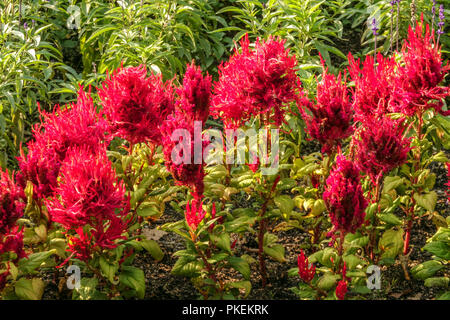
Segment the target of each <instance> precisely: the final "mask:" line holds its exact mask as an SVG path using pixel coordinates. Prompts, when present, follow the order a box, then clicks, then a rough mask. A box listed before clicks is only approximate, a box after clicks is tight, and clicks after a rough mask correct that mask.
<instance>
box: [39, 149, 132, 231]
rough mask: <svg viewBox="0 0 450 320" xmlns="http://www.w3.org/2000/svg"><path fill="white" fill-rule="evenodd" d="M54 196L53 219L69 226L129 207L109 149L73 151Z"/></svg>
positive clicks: (106, 217) (100, 219) (104, 217)
mask: <svg viewBox="0 0 450 320" xmlns="http://www.w3.org/2000/svg"><path fill="white" fill-rule="evenodd" d="M60 176H61V181H60V183H59V186H58V187H57V189H56V190H55V191H56V192H55V193H56V195H57V196H55V197H54V198H52V199H50V200H48V201H47V207H48V210H49V213H50V214H51V216H52V219H53V220H54V221H55V222H58V223H60V224H62V225H63V226H64V227H65V228H67V229H75V228H76V227H82V226H84V225H86V224H89V223H92V222H93V221H94V222H98V223H100V222H102V223H103V221H104V220H105V221H106V220H110V219H111V217H115V216H116V213H115V211H116V209H121V208H126V207H127V200H126V199H125V186H124V184H123V182H122V181H120V182H119V181H118V179H117V176H116V173H115V171H114V169H113V168H112V165H111V162H110V161H109V159H108V157H107V156H106V151H105V150H103V151H102V152H98V153H96V154H94V153H92V152H90V151H88V150H87V149H85V148H76V149H73V150H70V152H69V153H68V155H67V159H66V161H65V162H64V164H63V166H62V167H61V172H60Z"/></svg>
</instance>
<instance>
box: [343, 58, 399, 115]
mask: <svg viewBox="0 0 450 320" xmlns="http://www.w3.org/2000/svg"><path fill="white" fill-rule="evenodd" d="M348 63H349V67H348V70H349V74H350V77H351V78H352V80H353V81H354V82H355V87H354V89H353V108H354V110H355V120H356V121H361V122H364V121H366V120H368V119H371V118H377V117H379V116H380V115H383V114H386V113H387V112H391V110H390V107H389V102H390V100H391V96H392V93H393V88H394V84H395V79H396V78H395V72H396V69H397V67H398V66H397V63H396V61H395V59H394V57H391V58H385V57H383V55H382V54H381V53H378V55H377V64H378V65H377V66H375V61H374V58H373V56H367V57H366V59H365V60H364V62H363V63H362V66H361V64H360V60H359V59H358V60H356V61H355V59H354V58H353V56H352V54H351V53H349V55H348Z"/></svg>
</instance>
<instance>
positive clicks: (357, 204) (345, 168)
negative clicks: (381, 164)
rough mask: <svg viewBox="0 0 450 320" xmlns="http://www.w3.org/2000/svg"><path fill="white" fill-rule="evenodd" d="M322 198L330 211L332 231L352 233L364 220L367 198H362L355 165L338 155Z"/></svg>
mask: <svg viewBox="0 0 450 320" xmlns="http://www.w3.org/2000/svg"><path fill="white" fill-rule="evenodd" d="M323 200H324V201H325V204H326V206H327V208H328V211H329V213H330V219H331V223H332V224H333V226H334V227H333V230H332V231H340V232H343V233H344V234H346V233H348V232H351V233H354V232H355V231H356V230H357V229H358V228H359V227H360V226H361V225H362V223H363V222H364V216H365V212H364V210H365V209H366V207H367V204H368V203H367V200H366V199H365V198H364V195H363V192H362V189H361V185H360V178H359V170H358V168H357V167H356V165H355V164H354V163H353V162H351V161H349V160H347V159H346V158H345V157H344V156H342V155H338V156H337V159H336V165H335V167H334V169H333V170H332V171H331V173H330V175H329V177H328V178H327V181H326V189H325V192H324V193H323Z"/></svg>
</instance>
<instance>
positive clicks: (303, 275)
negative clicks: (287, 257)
mask: <svg viewBox="0 0 450 320" xmlns="http://www.w3.org/2000/svg"><path fill="white" fill-rule="evenodd" d="M297 265H298V274H299V276H300V279H302V280H303V281H304V282H310V281H311V280H312V279H313V278H314V275H315V274H316V267H315V266H314V265H312V264H311V265H310V264H309V261H308V258H306V257H305V253H304V252H303V250H300V254H299V255H298V257H297Z"/></svg>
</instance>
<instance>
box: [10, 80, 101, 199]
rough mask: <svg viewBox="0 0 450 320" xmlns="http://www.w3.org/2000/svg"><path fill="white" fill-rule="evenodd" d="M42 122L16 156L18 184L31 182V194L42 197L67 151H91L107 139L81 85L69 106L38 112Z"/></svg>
mask: <svg viewBox="0 0 450 320" xmlns="http://www.w3.org/2000/svg"><path fill="white" fill-rule="evenodd" d="M41 116H42V121H41V123H40V124H38V125H36V126H35V127H34V129H33V135H34V141H32V142H30V143H29V144H28V154H27V155H26V156H25V155H24V153H23V152H22V153H21V156H20V157H19V158H18V160H19V167H20V173H18V175H17V179H18V181H19V183H20V184H21V185H22V187H23V188H24V187H25V185H26V181H31V182H32V183H33V185H34V190H33V191H34V194H35V195H36V196H37V197H38V198H44V197H47V196H49V195H51V194H52V192H53V189H54V188H55V187H56V184H57V177H58V174H59V169H60V167H61V164H62V162H63V161H64V159H65V157H66V153H67V150H68V149H69V148H72V147H77V146H83V147H84V148H88V149H90V150H92V151H95V150H97V149H98V148H99V147H100V145H101V144H102V143H103V142H107V138H106V136H105V132H106V130H107V124H106V122H105V121H104V120H103V118H102V117H101V114H98V113H97V111H96V108H95V106H94V103H93V100H92V98H91V97H90V94H89V93H86V92H84V91H83V88H82V87H81V88H80V90H79V91H78V99H77V102H76V103H74V104H71V105H70V106H69V107H68V108H66V109H62V108H60V107H57V108H56V109H55V110H54V111H53V112H52V113H45V112H41Z"/></svg>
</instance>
